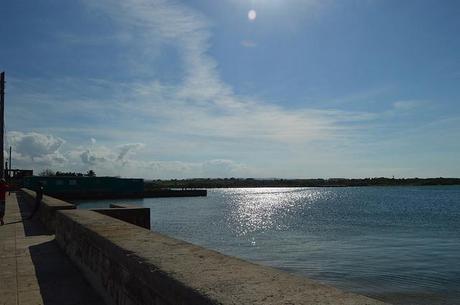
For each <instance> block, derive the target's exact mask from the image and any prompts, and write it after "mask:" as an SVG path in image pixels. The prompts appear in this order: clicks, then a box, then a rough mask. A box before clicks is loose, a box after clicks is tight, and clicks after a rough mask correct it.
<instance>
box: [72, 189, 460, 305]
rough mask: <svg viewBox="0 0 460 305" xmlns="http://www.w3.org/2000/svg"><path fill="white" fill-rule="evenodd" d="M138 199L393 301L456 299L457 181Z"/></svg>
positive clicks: (207, 232)
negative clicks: (451, 184)
mask: <svg viewBox="0 0 460 305" xmlns="http://www.w3.org/2000/svg"><path fill="white" fill-rule="evenodd" d="M112 202H124V203H136V204H139V205H142V206H145V207H149V208H150V209H151V221H152V228H153V230H155V231H158V232H161V233H164V234H167V235H169V236H172V237H175V238H179V239H183V240H186V241H189V242H191V243H194V244H198V245H201V246H204V247H207V248H210V249H214V250H217V251H219V252H222V253H225V254H228V255H233V256H237V257H240V258H243V259H247V260H249V261H253V262H257V263H260V264H263V265H268V266H273V267H275V268H279V269H283V270H286V271H288V272H291V273H295V274H299V275H304V276H307V277H309V278H312V279H315V280H318V281H320V282H323V283H326V284H329V285H333V286H335V287H338V288H340V289H343V290H346V291H351V292H356V293H360V294H364V295H368V296H370V297H374V298H377V299H380V300H384V301H387V302H390V303H393V304H405V305H409V304H411V305H412V304H420V305H422V304H433V305H435V304H443V305H444V304H446V305H447V304H449V305H454V304H460V186H442V187H441V186H440V187H349V188H233V189H214V190H209V191H208V196H207V197H194V198H193V197H192V198H151V199H136V200H108V201H85V202H80V203H79V208H93V207H103V206H108V204H109V203H112Z"/></svg>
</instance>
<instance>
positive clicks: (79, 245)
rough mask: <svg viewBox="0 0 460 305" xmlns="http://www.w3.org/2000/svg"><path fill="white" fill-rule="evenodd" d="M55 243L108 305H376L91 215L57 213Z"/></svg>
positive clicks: (275, 271)
mask: <svg viewBox="0 0 460 305" xmlns="http://www.w3.org/2000/svg"><path fill="white" fill-rule="evenodd" d="M56 239H57V241H58V243H59V245H60V246H61V247H62V248H63V249H64V251H65V252H66V253H67V255H68V256H69V257H70V258H71V259H72V260H73V261H74V262H75V263H76V264H77V265H78V266H79V268H80V269H81V270H82V271H83V273H84V274H85V276H86V277H87V279H88V280H89V281H90V282H91V283H92V285H93V287H96V289H97V290H98V291H99V292H100V294H101V295H103V296H104V298H105V300H106V302H107V303H108V304H161V305H165V304H182V305H189V304H196V305H198V304H199V305H205V304H221V305H227V304H228V305H230V304H258V305H262V304H263V305H269V304H273V305H275V304H276V305H283V304H284V305H288V304H289V305H293V304H304V305H323V304H324V305H325V304H330V305H332V304H336V305H339V304H341V305H378V304H379V305H382V304H384V303H382V302H379V301H376V300H373V299H370V298H367V297H364V296H359V295H355V294H352V293H346V292H343V291H340V290H338V289H335V288H332V287H329V286H325V285H322V284H319V283H317V282H314V281H311V280H308V279H306V278H302V277H297V276H293V275H291V274H288V273H286V272H283V271H280V270H276V269H272V268H268V267H263V266H260V265H256V264H252V263H249V262H246V261H243V260H240V259H237V258H234V257H229V256H225V255H222V254H220V253H218V252H215V251H211V250H207V249H204V248H202V247H199V246H195V245H192V244H189V243H186V242H184V241H180V240H176V239H173V238H170V237H167V236H164V235H161V234H157V233H154V232H151V231H148V230H145V229H142V228H139V227H137V226H134V225H131V224H128V223H126V222H122V221H119V220H117V219H113V218H110V217H107V216H105V215H101V214H99V213H95V212H93V211H81V210H80V211H60V212H58V215H57V224H56Z"/></svg>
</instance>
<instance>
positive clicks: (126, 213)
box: [91, 204, 150, 230]
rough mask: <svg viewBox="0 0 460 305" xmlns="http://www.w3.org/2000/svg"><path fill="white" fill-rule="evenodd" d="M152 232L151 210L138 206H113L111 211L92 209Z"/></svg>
mask: <svg viewBox="0 0 460 305" xmlns="http://www.w3.org/2000/svg"><path fill="white" fill-rule="evenodd" d="M91 211H95V212H98V213H101V214H104V215H107V216H110V217H113V218H116V219H120V220H123V221H126V222H129V223H131V224H133V225H136V226H139V227H142V228H145V229H148V230H150V209H149V208H144V207H142V206H138V205H129V204H111V205H110V208H109V209H91Z"/></svg>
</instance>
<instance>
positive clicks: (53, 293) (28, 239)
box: [0, 193, 104, 305]
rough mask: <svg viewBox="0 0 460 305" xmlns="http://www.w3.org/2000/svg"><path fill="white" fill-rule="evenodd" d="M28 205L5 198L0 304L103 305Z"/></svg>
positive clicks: (0, 232)
mask: <svg viewBox="0 0 460 305" xmlns="http://www.w3.org/2000/svg"><path fill="white" fill-rule="evenodd" d="M29 213H30V211H29V210H28V206H27V204H25V203H24V202H19V203H18V201H17V198H16V195H15V194H14V193H12V194H11V195H7V197H6V215H5V225H4V226H0V304H1V305H10V304H11V305H13V304H14V305H18V304H31V305H39V304H43V305H58V304H60V305H71V304H72V305H77V304H81V305H83V304H88V305H96V304H104V303H103V301H102V300H101V298H100V297H99V296H98V295H97V294H96V293H95V291H94V290H93V289H92V288H91V287H90V286H89V284H88V283H87V282H86V281H85V279H84V278H83V276H82V274H81V273H80V272H79V270H78V269H77V268H76V267H75V266H74V265H73V264H72V263H71V262H70V260H69V259H68V258H67V257H66V256H65V254H64V253H63V252H62V251H61V250H60V249H59V247H58V245H57V243H56V242H55V240H54V235H48V234H47V233H46V230H45V228H44V227H43V226H42V225H41V223H40V222H39V221H38V220H32V221H27V220H23V217H22V216H23V215H24V216H27V215H29Z"/></svg>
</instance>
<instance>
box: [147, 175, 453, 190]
mask: <svg viewBox="0 0 460 305" xmlns="http://www.w3.org/2000/svg"><path fill="white" fill-rule="evenodd" d="M144 184H145V189H146V190H150V189H161V188H184V189H186V188H253V187H255V188H257V187H367V186H436V185H460V178H403V179H394V178H384V177H380V178H364V179H345V178H333V179H254V178H195V179H170V180H150V181H145V183H144Z"/></svg>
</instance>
